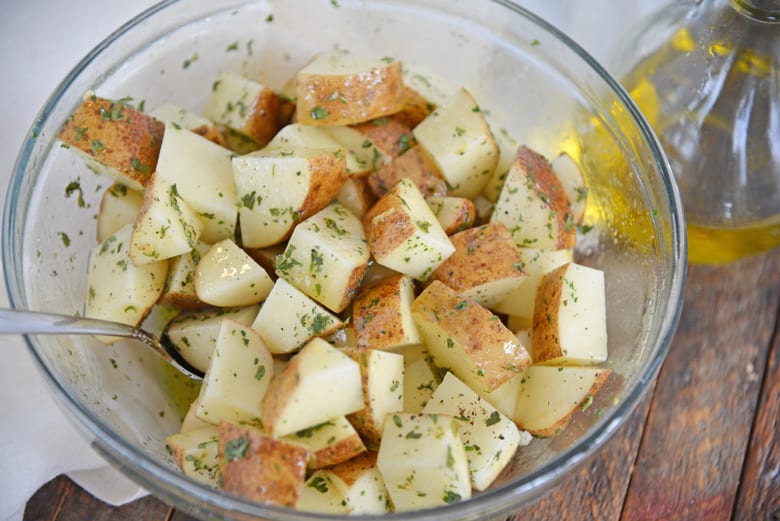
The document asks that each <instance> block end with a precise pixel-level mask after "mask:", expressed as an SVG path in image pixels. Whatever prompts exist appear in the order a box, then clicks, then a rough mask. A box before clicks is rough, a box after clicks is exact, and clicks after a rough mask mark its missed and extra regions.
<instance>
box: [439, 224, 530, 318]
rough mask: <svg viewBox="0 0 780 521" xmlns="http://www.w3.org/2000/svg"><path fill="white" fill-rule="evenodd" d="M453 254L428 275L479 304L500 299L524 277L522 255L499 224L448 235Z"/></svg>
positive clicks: (504, 228) (490, 304)
mask: <svg viewBox="0 0 780 521" xmlns="http://www.w3.org/2000/svg"><path fill="white" fill-rule="evenodd" d="M450 241H452V244H453V246H455V253H453V254H452V255H451V256H450V258H448V259H447V260H446V261H444V262H443V263H442V264H441V266H439V267H438V268H437V269H436V271H434V272H433V273H432V274H431V278H430V280H439V281H441V282H443V283H445V284H446V285H447V286H449V287H450V288H452V289H454V290H455V291H457V292H459V293H460V294H461V295H463V296H465V297H471V298H473V299H474V300H476V301H477V302H479V303H480V304H481V305H482V306H485V307H487V308H490V307H492V306H493V305H494V304H495V303H497V302H500V301H501V300H502V299H504V298H505V297H506V295H507V294H508V293H509V292H511V291H512V290H513V289H515V288H516V287H518V286H519V285H520V284H522V283H523V281H524V280H525V278H526V277H527V275H526V273H525V271H523V263H522V257H521V256H520V252H518V251H517V247H516V246H515V243H514V241H513V240H512V236H511V235H509V232H508V231H507V229H506V227H505V226H504V225H503V224H502V223H490V224H484V225H482V226H478V227H476V228H469V229H468V230H464V231H462V232H458V233H456V234H454V235H452V236H450Z"/></svg>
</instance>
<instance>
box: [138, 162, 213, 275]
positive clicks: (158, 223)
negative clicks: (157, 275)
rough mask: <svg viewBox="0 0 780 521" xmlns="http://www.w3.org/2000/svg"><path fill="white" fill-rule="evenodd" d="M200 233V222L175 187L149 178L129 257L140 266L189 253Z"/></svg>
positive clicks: (155, 178) (161, 179)
mask: <svg viewBox="0 0 780 521" xmlns="http://www.w3.org/2000/svg"><path fill="white" fill-rule="evenodd" d="M202 231H203V222H202V221H201V220H200V219H199V218H198V216H197V214H196V213H195V212H194V211H193V210H192V208H190V207H189V205H188V204H187V203H186V202H184V200H183V199H182V198H181V196H180V195H179V190H178V187H177V186H176V185H175V184H172V183H170V182H169V181H168V180H167V179H165V178H163V177H160V176H158V175H157V174H156V173H155V174H153V175H152V178H151V179H150V180H149V182H148V183H147V186H146V190H144V203H143V205H142V206H141V210H140V212H139V213H138V219H137V220H136V221H135V226H133V235H132V237H131V239H130V258H131V259H132V261H133V264H135V265H136V266H141V265H142V264H148V263H150V262H157V261H161V260H165V259H170V258H173V257H177V256H179V255H182V254H184V253H189V252H190V251H192V249H193V248H194V247H195V245H196V244H197V242H198V239H199V238H200V235H201V232H202Z"/></svg>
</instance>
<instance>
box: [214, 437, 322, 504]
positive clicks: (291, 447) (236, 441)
mask: <svg viewBox="0 0 780 521" xmlns="http://www.w3.org/2000/svg"><path fill="white" fill-rule="evenodd" d="M308 458H309V451H308V450H306V448H305V447H301V446H300V445H296V444H294V443H289V442H287V441H284V440H278V439H274V438H271V437H270V436H266V435H265V434H263V433H262V432H261V431H259V430H257V429H253V428H251V427H245V426H242V425H238V424H236V423H230V422H222V423H221V424H220V426H219V463H220V474H221V476H222V482H223V489H224V490H225V491H226V492H228V493H230V494H235V495H237V496H242V497H245V498H248V499H252V500H254V501H259V502H261V503H270V504H273V505H279V506H284V507H289V508H292V507H294V506H295V504H296V503H297V502H298V498H299V496H300V495H301V491H302V489H303V484H304V482H305V480H306V462H307V460H308Z"/></svg>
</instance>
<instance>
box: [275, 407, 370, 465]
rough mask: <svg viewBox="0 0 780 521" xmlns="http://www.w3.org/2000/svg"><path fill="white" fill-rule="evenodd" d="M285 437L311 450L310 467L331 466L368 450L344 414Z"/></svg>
mask: <svg viewBox="0 0 780 521" xmlns="http://www.w3.org/2000/svg"><path fill="white" fill-rule="evenodd" d="M283 439H285V440H287V441H290V442H292V443H297V444H299V445H303V446H304V447H306V448H307V449H308V450H309V452H310V453H311V457H310V459H309V464H308V466H309V469H321V468H325V467H330V466H331V465H336V464H338V463H341V462H342V461H346V460H348V459H350V458H354V457H355V456H357V455H358V454H361V453H363V452H365V451H366V446H365V445H363V440H361V439H360V435H359V434H358V432H357V431H356V430H355V428H354V427H353V426H352V424H351V423H349V421H348V420H347V418H346V417H344V416H339V417H338V418H335V419H333V420H330V421H327V422H325V423H321V424H319V425H315V426H314V427H309V428H308V429H303V430H302V431H298V432H295V433H293V434H288V435H287V436H284V438H283Z"/></svg>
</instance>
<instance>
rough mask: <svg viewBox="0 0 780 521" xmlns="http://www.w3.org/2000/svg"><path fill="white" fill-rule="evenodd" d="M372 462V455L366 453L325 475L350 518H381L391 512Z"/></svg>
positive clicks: (386, 496) (333, 468)
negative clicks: (344, 504) (358, 516)
mask: <svg viewBox="0 0 780 521" xmlns="http://www.w3.org/2000/svg"><path fill="white" fill-rule="evenodd" d="M376 459H377V453H376V452H366V453H363V454H361V455H359V456H357V457H355V458H352V459H350V460H347V461H345V462H343V463H339V464H338V465H336V466H334V467H332V468H331V469H330V470H329V471H328V477H329V478H330V481H331V483H333V485H334V486H335V487H336V488H337V489H338V490H339V492H340V493H341V495H342V497H343V498H344V501H345V502H346V504H347V508H348V509H349V513H350V514H385V513H388V512H391V511H392V509H391V508H390V497H389V495H388V493H387V487H385V481H384V479H382V474H381V473H380V472H379V469H378V468H377V466H376Z"/></svg>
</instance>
